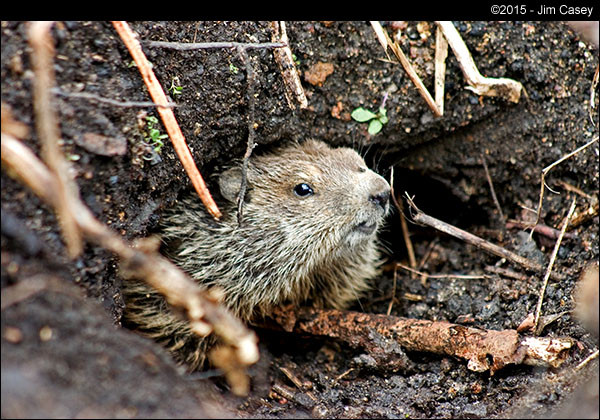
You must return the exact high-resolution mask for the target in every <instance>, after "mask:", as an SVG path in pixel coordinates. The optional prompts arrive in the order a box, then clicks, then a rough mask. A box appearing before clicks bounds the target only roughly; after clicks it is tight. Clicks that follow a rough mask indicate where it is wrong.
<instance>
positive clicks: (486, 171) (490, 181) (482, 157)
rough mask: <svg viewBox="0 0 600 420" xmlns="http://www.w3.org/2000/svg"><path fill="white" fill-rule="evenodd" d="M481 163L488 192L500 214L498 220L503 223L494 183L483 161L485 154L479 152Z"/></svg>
mask: <svg viewBox="0 0 600 420" xmlns="http://www.w3.org/2000/svg"><path fill="white" fill-rule="evenodd" d="M481 163H482V164H483V170H484V171H485V177H486V179H487V182H488V185H489V186H490V193H491V194H492V199H493V200H494V204H495V205H496V208H497V209H498V214H499V215H500V221H501V222H502V224H504V221H505V220H506V219H505V218H504V212H503V211H502V207H501V206H500V202H499V201H498V197H497V196H496V190H495V189H494V183H493V182H492V177H491V176H490V171H489V169H488V166H487V162H486V161H485V155H484V154H483V153H482V154H481Z"/></svg>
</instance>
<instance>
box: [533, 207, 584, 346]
mask: <svg viewBox="0 0 600 420" xmlns="http://www.w3.org/2000/svg"><path fill="white" fill-rule="evenodd" d="M576 202H577V200H576V199H575V198H573V202H572V203H571V207H570V208H569V213H567V217H566V218H565V222H564V224H563V227H562V229H561V231H560V235H559V236H558V239H557V240H556V244H554V250H553V251H552V256H551V257H550V263H549V264H548V268H547V269H546V274H545V275H544V280H543V281H542V289H541V290H540V296H539V298H538V303H537V307H536V309H535V318H534V320H533V331H535V332H536V334H539V333H540V331H538V330H537V326H538V322H539V320H540V313H541V312H542V303H543V302H544V294H545V293H546V286H547V285H548V279H550V274H551V272H552V267H553V266H554V261H555V260H556V255H557V254H558V249H559V248H560V244H561V242H562V239H563V237H564V236H565V232H566V231H567V226H568V224H569V220H571V216H573V212H574V211H575V204H576Z"/></svg>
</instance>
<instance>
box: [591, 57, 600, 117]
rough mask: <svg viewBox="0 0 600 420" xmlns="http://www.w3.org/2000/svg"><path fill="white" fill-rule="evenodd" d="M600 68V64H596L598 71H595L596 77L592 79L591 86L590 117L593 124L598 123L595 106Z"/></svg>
mask: <svg viewBox="0 0 600 420" xmlns="http://www.w3.org/2000/svg"><path fill="white" fill-rule="evenodd" d="M599 68H600V64H596V72H595V73H594V78H593V79H592V86H590V106H589V108H588V109H589V111H588V115H589V117H590V121H591V122H592V125H596V122H595V121H594V108H596V87H598V69H599Z"/></svg>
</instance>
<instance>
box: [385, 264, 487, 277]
mask: <svg viewBox="0 0 600 420" xmlns="http://www.w3.org/2000/svg"><path fill="white" fill-rule="evenodd" d="M396 267H400V268H402V269H404V270H406V271H409V272H411V273H415V274H418V275H420V276H425V277H427V278H430V279H459V280H478V279H487V278H489V277H490V276H486V275H485V274H484V275H472V274H427V273H423V272H422V271H419V270H414V269H412V268H410V267H407V266H405V265H403V264H400V263H396Z"/></svg>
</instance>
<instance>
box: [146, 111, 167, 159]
mask: <svg viewBox="0 0 600 420" xmlns="http://www.w3.org/2000/svg"><path fill="white" fill-rule="evenodd" d="M156 124H158V118H156V117H153V116H150V115H149V116H147V117H146V127H148V131H147V135H146V136H144V139H145V140H146V142H148V143H149V144H150V146H152V148H153V150H154V152H155V153H160V150H161V149H162V147H163V146H164V145H165V144H164V143H163V139H166V138H167V137H169V136H168V135H167V134H160V130H159V129H158V128H156Z"/></svg>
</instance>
